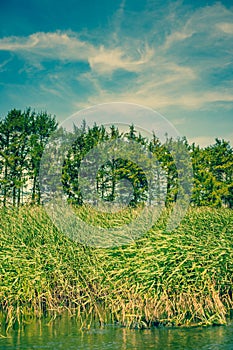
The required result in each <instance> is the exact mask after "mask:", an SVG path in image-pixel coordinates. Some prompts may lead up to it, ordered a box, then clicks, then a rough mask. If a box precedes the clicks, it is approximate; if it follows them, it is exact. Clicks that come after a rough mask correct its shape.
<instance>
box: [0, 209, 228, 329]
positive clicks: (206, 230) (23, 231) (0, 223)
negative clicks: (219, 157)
mask: <svg viewBox="0 0 233 350" xmlns="http://www.w3.org/2000/svg"><path fill="white" fill-rule="evenodd" d="M77 212H79V214H80V216H81V217H82V218H85V217H86V218H87V221H88V220H89V221H90V220H92V221H93V222H98V223H101V220H102V222H103V226H104V225H105V226H106V225H107V226H109V225H110V226H111V225H112V226H114V225H115V226H117V225H121V224H122V222H128V221H129V220H130V218H131V217H133V218H134V217H135V215H136V212H135V209H128V210H127V211H124V210H123V211H121V212H120V213H118V214H117V215H116V214H112V215H110V214H109V215H108V217H107V221H106V216H105V214H96V213H95V212H94V211H92V210H91V209H90V208H79V209H77ZM95 215H96V220H95ZM101 215H102V218H101ZM167 217H168V212H167V211H164V213H163V215H162V216H161V217H160V219H159V221H158V222H157V223H156V225H155V226H154V227H153V228H152V229H150V231H148V232H147V233H146V234H144V235H142V236H141V237H140V238H138V239H137V240H136V241H133V242H132V243H131V244H128V245H125V246H121V247H114V248H108V249H103V248H91V247H87V246H82V245H81V244H78V243H75V242H73V241H71V240H69V238H68V237H66V236H65V235H64V234H63V233H62V232H60V231H59V230H58V229H57V228H56V227H55V226H54V225H53V224H52V222H51V220H50V219H49V218H48V216H47V214H46V213H45V211H44V209H43V207H36V206H33V207H26V206H25V207H21V208H19V209H12V208H11V209H3V208H2V209H1V216H0V322H1V329H2V330H1V332H2V333H4V332H6V331H7V330H8V329H10V328H12V327H16V326H18V325H24V324H26V323H28V322H30V320H31V319H32V318H34V317H39V318H41V317H46V316H49V317H51V318H54V317H56V316H57V315H60V314H62V313H63V312H64V311H67V310H68V312H69V314H70V315H71V316H73V317H77V318H79V320H81V321H82V325H83V327H89V326H90V325H91V324H92V323H93V322H96V321H98V322H99V323H100V324H101V325H104V324H105V323H109V322H114V323H118V324H120V325H122V326H127V327H134V328H150V327H153V326H158V325H169V326H192V325H213V324H225V323H227V322H228V319H229V318H230V315H231V311H232V309H233V297H232V291H233V243H232V237H233V211H232V210H230V209H225V208H223V209H210V208H190V209H189V211H188V212H187V214H186V216H185V217H184V219H183V221H182V223H181V225H180V226H179V227H178V228H177V229H175V230H174V231H173V232H167V231H166V220H167ZM106 222H107V223H106Z"/></svg>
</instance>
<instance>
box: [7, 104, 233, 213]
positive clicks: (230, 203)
mask: <svg viewBox="0 0 233 350" xmlns="http://www.w3.org/2000/svg"><path fill="white" fill-rule="evenodd" d="M54 132H58V133H59V134H63V135H64V137H67V132H66V130H64V129H62V128H61V127H60V128H58V123H57V121H56V118H55V116H52V115H50V114H48V113H47V112H45V111H44V112H36V111H34V110H32V109H31V108H27V109H26V110H24V111H21V110H17V109H12V110H11V111H9V112H8V114H7V116H6V117H4V118H2V119H1V120H0V205H1V206H4V207H5V206H20V205H23V204H40V203H42V199H43V198H42V196H41V188H40V184H39V172H40V163H41V157H42V155H43V151H44V150H45V147H46V144H47V142H48V140H49V138H50V136H51V135H52V134H53V133H54ZM73 134H74V135H75V141H74V142H73V144H72V147H70V149H69V150H68V152H67V154H66V157H65V159H64V164H63V168H62V186H63V191H64V193H65V195H66V197H67V200H68V201H70V202H71V203H73V204H78V205H82V204H83V196H82V191H81V189H80V178H79V176H80V174H79V168H80V164H81V161H82V159H83V158H84V157H85V156H86V155H87V154H88V152H90V150H91V149H93V147H95V146H96V145H97V144H99V143H101V142H102V143H103V142H107V141H110V140H127V141H128V142H130V141H133V142H134V143H137V144H139V145H140V147H143V149H144V150H146V151H147V152H148V154H152V155H154V156H155V158H156V160H157V163H156V164H155V168H154V174H155V176H156V179H157V184H158V183H159V186H157V187H156V191H157V201H158V203H159V201H160V197H161V198H162V197H163V195H164V193H165V198H164V202H165V205H166V206H169V205H170V204H171V203H173V202H175V201H176V199H177V193H178V190H179V188H178V187H179V185H178V181H177V179H178V178H179V172H178V169H177V167H176V163H175V161H174V159H173V157H172V153H171V152H170V150H169V147H170V145H171V144H173V143H174V142H176V144H177V145H178V148H179V147H180V146H182V147H184V148H185V149H186V150H187V152H188V154H189V158H190V159H191V164H192V171H193V178H192V182H193V188H192V194H191V205H195V206H212V207H222V206H227V207H229V208H232V207H233V150H232V147H231V145H230V143H229V142H228V141H225V140H223V139H216V140H215V143H214V144H213V145H210V146H207V147H204V148H201V147H199V146H198V145H196V144H194V143H193V144H191V145H190V144H189V143H188V141H187V139H186V138H185V137H183V138H180V139H177V140H172V139H167V140H166V142H165V143H161V141H160V140H159V139H158V137H157V136H156V134H154V133H153V137H152V139H150V140H149V139H147V138H144V137H143V136H142V135H141V134H140V133H138V132H137V131H136V130H135V128H134V126H133V125H131V126H130V127H129V130H128V131H126V132H120V131H119V130H118V128H117V127H115V126H114V125H113V126H112V127H111V128H109V129H107V128H105V127H104V126H103V125H97V124H95V125H93V126H92V127H89V126H87V125H86V124H85V122H83V124H82V125H81V127H77V126H75V125H74V130H73ZM184 167H185V164H184ZM90 169H91V168H90ZM122 180H127V182H128V183H130V186H131V188H132V193H131V197H130V198H129V199H128V205H133V206H135V205H137V204H139V203H143V202H145V201H150V200H151V198H149V197H150V194H149V192H148V188H149V182H148V181H149V180H148V179H147V178H146V176H145V173H144V172H143V171H142V169H141V168H140V166H138V165H137V164H135V163H134V162H130V161H129V160H127V159H125V158H121V157H118V158H116V159H111V160H109V161H108V162H106V163H105V164H100V167H99V169H98V172H97V173H96V176H95V184H94V185H95V189H96V191H97V193H98V195H99V197H100V198H101V199H102V200H104V201H106V202H107V203H108V202H113V201H114V200H116V197H117V192H119V191H121V192H122V196H123V197H122V198H123V200H124V195H125V196H126V193H124V187H123V188H121V187H119V183H120V182H121V181H122ZM158 193H159V195H158ZM125 200H126V198H125Z"/></svg>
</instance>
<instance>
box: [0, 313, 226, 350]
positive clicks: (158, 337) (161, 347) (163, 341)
mask: <svg viewBox="0 0 233 350" xmlns="http://www.w3.org/2000/svg"><path fill="white" fill-rule="evenodd" d="M0 349H1V350H3V349H4V350H10V349H20V350H21V349H22V350H23V349H49V350H58V349H61V350H63V349H64V350H71V349H78V350H89V349H90V350H97V349H98V350H108V349H109V350H110V349H111V350H128V349H137V350H145V349H158V350H165V349H166V350H167V349H168V350H170V349H172V350H176V349H177V350H194V349H195V350H232V349H233V325H229V326H225V327H208V328H192V329H184V328H183V329H167V328H159V329H153V330H143V331H142V330H130V329H125V328H120V327H114V326H111V325H108V326H106V327H105V328H99V327H93V328H91V329H90V330H85V331H83V332H81V331H80V323H78V322H77V321H76V320H75V319H70V318H68V317H65V316H63V317H62V318H58V319H56V320H55V321H54V322H48V320H47V321H46V320H42V321H34V322H32V323H31V324H29V325H27V326H26V327H25V328H24V329H23V330H14V331H11V332H10V333H9V336H8V337H7V338H0Z"/></svg>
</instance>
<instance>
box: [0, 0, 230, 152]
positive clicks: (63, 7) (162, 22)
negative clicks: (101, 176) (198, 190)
mask: <svg viewBox="0 0 233 350" xmlns="http://www.w3.org/2000/svg"><path fill="white" fill-rule="evenodd" d="M120 101H122V102H129V103H136V104H141V105H145V106H147V107H150V108H153V109H154V110H156V111H158V112H159V113H161V114H162V115H163V116H165V117H166V118H167V119H168V120H169V121H170V122H171V123H172V124H173V125H174V126H175V127H176V128H177V129H178V131H179V132H180V134H182V135H185V136H187V138H188V140H189V141H190V142H196V143H198V144H200V145H202V146H204V145H207V144H210V143H214V139H215V138H216V137H220V138H224V139H226V140H229V141H231V143H232V145H233V3H232V0H231V1H218V2H215V1H204V0H203V1H195V2H193V1H188V0H184V1H181V0H178V1H167V0H163V1H162V0H140V1H139V0H125V1H118V0H114V1H113V0H99V1H97V0H82V1H81V0H76V1H74V0H66V1H58V0H57V1H53V0H52V1H47V0H34V1H29V0H22V1H17V0H1V2H0V116H2V117H3V116H4V115H6V113H7V111H9V110H10V109H12V108H19V109H24V108H25V107H27V106H31V107H33V108H35V109H37V110H47V111H48V112H49V113H51V114H55V115H56V116H57V118H58V120H59V121H62V120H64V119H65V118H67V117H68V116H69V115H71V114H73V113H75V112H77V111H79V110H80V109H82V108H85V107H90V106H92V105H95V104H99V103H106V102H120ZM97 123H98V120H97Z"/></svg>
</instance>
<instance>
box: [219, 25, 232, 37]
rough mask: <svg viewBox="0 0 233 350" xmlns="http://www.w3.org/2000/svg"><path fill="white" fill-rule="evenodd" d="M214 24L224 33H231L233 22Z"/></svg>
mask: <svg viewBox="0 0 233 350" xmlns="http://www.w3.org/2000/svg"><path fill="white" fill-rule="evenodd" d="M216 26H217V28H219V29H220V30H221V31H222V32H224V33H226V34H231V35H232V34H233V23H228V22H226V23H218V24H217V25H216Z"/></svg>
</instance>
